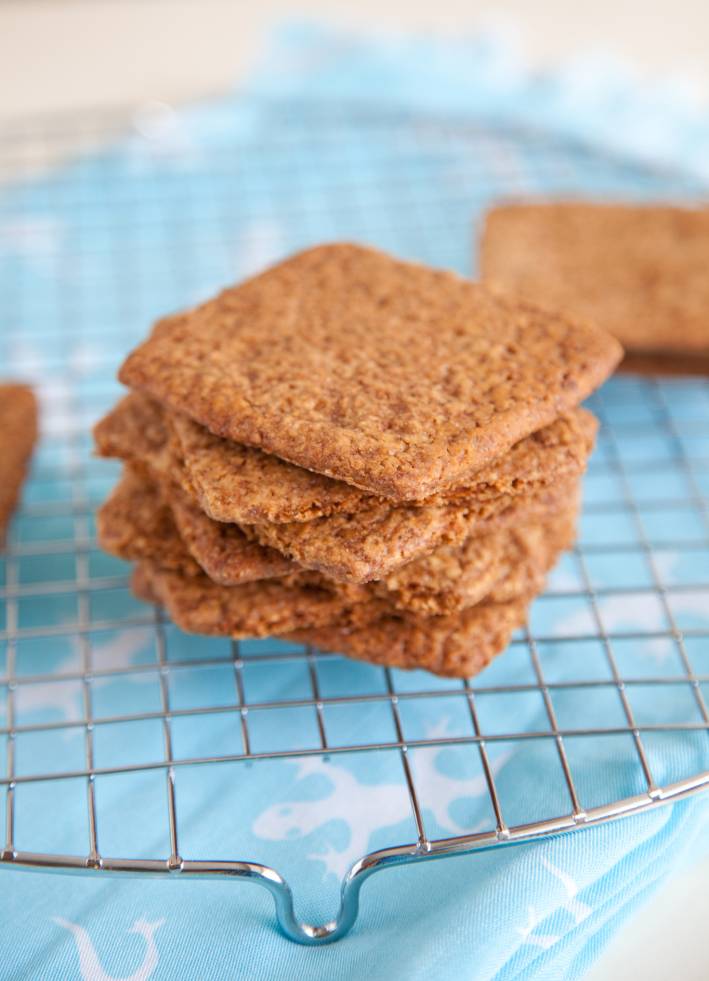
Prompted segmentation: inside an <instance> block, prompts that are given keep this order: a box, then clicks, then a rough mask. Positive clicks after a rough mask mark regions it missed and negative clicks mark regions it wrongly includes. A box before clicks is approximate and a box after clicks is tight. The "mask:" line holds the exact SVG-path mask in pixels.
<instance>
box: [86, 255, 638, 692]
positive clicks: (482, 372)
mask: <svg viewBox="0 0 709 981" xmlns="http://www.w3.org/2000/svg"><path fill="white" fill-rule="evenodd" d="M620 357H621V349H620V346H619V345H618V344H617V342H616V341H614V340H613V339H612V338H611V337H610V336H609V335H607V334H605V333H604V332H603V331H600V330H598V329H596V328H595V327H593V326H591V325H588V324H584V323H576V322H572V321H569V320H568V319H567V318H565V317H562V316H559V315H556V314H552V313H549V312H546V311H543V310H540V309H538V308H537V307H535V306H532V305H530V304H526V303H520V302H518V301H512V300H509V299H507V298H505V297H503V296H501V295H496V294H493V293H491V292H490V291H489V290H487V289H485V288H484V287H481V286H479V285H476V284H473V283H470V282H468V281H466V280H464V279H462V278H460V277H458V276H455V275H453V274H451V273H446V272H440V271H434V270H431V269H427V268H425V267H423V266H417V265H414V264H411V263H405V262H400V261H397V260H395V259H392V258H390V257H389V256H386V255H384V254H383V253H380V252H377V251H375V250H373V249H369V248H363V247H359V246H354V245H330V246H321V247H318V248H315V249H311V250H309V251H307V252H304V253H301V254H299V255H296V256H294V257H293V258H291V259H289V260H287V261H285V262H283V263H281V264H280V265H278V266H276V267H274V268H272V269H270V270H267V271H266V272H265V273H263V274H262V275H260V276H258V277H255V278H254V279H251V280H248V281H247V282H245V283H243V284H241V285H239V286H236V287H233V288H231V289H228V290H226V291H224V292H223V293H221V294H220V295H219V296H218V297H216V298H215V299H213V300H211V301H209V302H207V303H205V304H203V305H201V306H199V307H197V308H195V309H193V310H189V311H187V312H185V313H182V314H178V315H175V316H171V317H168V318H165V319H164V320H162V321H160V322H158V324H157V325H156V326H155V328H154V330H153V332H152V334H151V336H150V337H149V338H148V340H147V341H146V342H145V343H143V344H142V345H141V346H140V347H138V348H137V349H136V350H135V351H133V352H132V354H130V356H129V357H128V359H127V360H126V362H125V363H124V365H123V367H122V369H121V372H120V376H119V377H120V379H121V381H123V382H124V383H125V384H126V385H128V386H129V387H130V388H131V390H132V391H131V392H130V393H129V394H128V395H127V396H126V397H125V398H124V399H123V400H122V401H121V402H120V403H119V404H118V405H117V406H116V407H115V408H114V409H113V411H112V412H110V413H109V414H108V415H107V416H106V418H105V419H103V420H102V421H101V422H100V423H99V424H98V426H97V427H96V430H95V438H96V444H97V448H98V452H99V453H100V454H101V455H104V456H115V457H118V458H120V459H123V460H124V461H125V463H126V466H125V472H124V476H123V478H122V480H121V482H120V484H119V485H118V487H117V488H116V489H115V491H114V492H113V494H112V495H111V497H110V498H109V500H108V501H107V502H106V503H105V504H104V506H103V507H102V509H101V511H100V512H99V517H98V526H99V538H100V541H101V544H102V545H103V547H104V548H105V549H106V550H107V551H109V552H112V553H113V554H115V555H118V556H120V557H122V558H127V559H130V560H135V561H137V562H138V566H137V569H136V572H135V576H134V590H135V592H136V593H137V594H138V595H139V596H141V597H142V598H144V599H146V600H149V601H156V602H159V603H162V604H163V605H164V606H165V607H166V608H167V610H168V611H169V613H170V615H171V616H172V618H173V619H174V620H175V622H176V623H177V624H178V625H179V626H180V627H182V628H183V629H185V630H187V631H191V632H197V633H205V634H218V635H226V636H231V637H246V636H267V635H276V636H285V637H289V638H293V639H295V640H298V641H302V642H306V643H311V644H313V645H315V646H317V647H321V648H327V649H333V650H338V651H341V652H343V653H346V654H350V655H352V656H353V657H358V658H364V659H367V660H371V661H375V662H378V663H381V664H385V665H392V666H394V665H395V666H399V667H411V668H413V667H423V668H427V669H429V670H431V671H434V672H437V673H440V674H449V675H458V676H467V675H470V674H472V673H474V672H475V671H478V670H480V669H481V668H482V667H484V666H485V664H486V663H488V661H489V660H490V659H491V658H492V657H493V656H495V655H496V654H497V653H499V652H500V651H501V650H503V649H504V647H505V646H506V645H507V642H508V640H509V637H510V634H511V633H512V631H513V630H514V629H515V628H516V627H517V626H519V625H520V624H521V623H523V621H524V619H525V616H526V611H527V607H528V605H529V603H530V601H531V600H532V599H533V598H534V596H536V595H537V594H538V593H539V592H540V590H541V589H542V588H543V583H544V577H545V574H546V573H547V571H548V570H549V569H550V568H551V566H552V565H553V564H554V562H555V561H556V560H557V558H558V556H559V554H560V553H561V552H562V551H563V550H564V549H566V548H568V547H569V546H570V545H571V544H572V542H573V537H574V525H575V518H576V514H577V510H578V503H579V485H580V479H581V476H582V474H583V472H584V470H585V467H586V462H587V459H588V456H589V454H590V452H591V450H592V447H593V442H594V437H595V431H596V422H595V420H594V418H593V417H592V416H591V414H590V413H588V412H587V411H586V410H583V409H580V408H578V406H579V403H580V402H581V401H582V400H583V399H584V398H585V397H586V396H587V395H589V394H590V393H591V392H592V391H593V390H594V388H595V387H597V386H598V385H599V384H601V383H602V382H603V381H604V380H605V378H606V377H607V376H608V375H609V374H610V372H611V371H612V370H613V368H614V367H615V365H616V364H617V362H618V361H619V359H620Z"/></svg>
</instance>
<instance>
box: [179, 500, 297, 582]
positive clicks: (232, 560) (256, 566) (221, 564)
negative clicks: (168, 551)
mask: <svg viewBox="0 0 709 981" xmlns="http://www.w3.org/2000/svg"><path fill="white" fill-rule="evenodd" d="M170 506H171V507H172V512H173V517H174V519H175V524H176V525H177V528H178V531H179V533H180V537H181V538H182V541H183V542H184V544H185V545H186V547H187V548H188V550H189V551H190V553H191V554H192V555H193V556H194V557H195V559H196V560H197V561H198V562H199V564H200V566H201V567H202V569H203V570H204V571H205V572H206V573H207V575H208V576H209V577H210V579H213V580H214V582H217V583H221V584H222V585H224V586H237V585H239V583H244V582H255V581H256V580H258V579H271V578H274V577H277V576H285V575H288V574H289V573H293V572H295V571H297V566H296V565H295V563H294V562H293V561H292V560H291V559H288V558H286V557H285V556H284V555H283V554H282V553H281V552H277V551H276V550H275V549H274V548H268V547H266V546H264V545H259V544H258V542H254V541H251V540H250V539H248V538H247V537H246V535H245V534H244V533H243V531H242V530H241V528H239V526H238V525H234V524H223V523H220V522H218V521H213V520H212V519H211V518H209V517H208V516H207V515H206V514H204V513H203V512H202V511H200V510H199V508H198V507H196V506H195V505H194V504H193V503H192V502H191V501H190V500H189V498H187V497H186V495H184V494H181V493H177V492H174V491H173V493H172V495H171V496H170Z"/></svg>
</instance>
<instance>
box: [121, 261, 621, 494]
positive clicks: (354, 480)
mask: <svg viewBox="0 0 709 981" xmlns="http://www.w3.org/2000/svg"><path fill="white" fill-rule="evenodd" d="M621 353H622V352H621V349H620V345H619V344H618V343H617V341H615V340H614V339H613V338H611V337H610V336H609V335H608V334H606V333H605V332H603V331H601V330H598V329H597V328H595V327H594V326H591V325H588V324H585V323H576V322H573V321H571V320H569V319H567V318H566V317H565V316H562V315H557V314H554V313H549V312H546V311H542V310H540V309H538V308H537V307H535V306H532V305H530V304H528V303H525V302H519V301H516V300H511V299H509V298H505V297H501V296H496V295H495V294H494V293H491V292H490V291H489V290H488V289H486V288H485V287H483V286H480V285H477V284H474V283H471V282H469V281H468V280H465V279H463V278H461V277H459V276H456V275H454V274H453V273H449V272H442V271H436V270H433V269H428V268H426V267H424V266H420V265H415V264H413V263H408V262H401V261H398V260H396V259H393V258H391V257H389V256H387V255H385V254H384V253H381V252H378V251H376V250H374V249H368V248H363V247H360V246H356V245H347V244H336V245H325V246H320V247H318V248H315V249H311V250H309V251H306V252H302V253H300V254H299V255H296V256H294V257H293V258H291V259H288V260H287V261H285V262H282V263H281V264H280V265H277V266H275V267H273V268H272V269H270V270H267V271H266V272H265V273H263V274H261V275H260V276H257V277H255V278H253V279H251V280H248V281H246V282H245V283H243V284H241V285H240V286H236V287H233V288H231V289H228V290H225V291H224V292H223V293H221V294H220V295H219V296H217V297H216V298H215V299H213V300H210V301H209V302H207V303H204V304H202V305H201V306H199V307H196V308H194V309H192V310H189V311H187V312H185V313H183V314H179V315H176V316H173V317H168V318H166V319H165V320H163V321H161V322H160V323H159V324H158V325H156V327H155V329H154V330H153V333H152V335H151V336H150V338H149V339H148V340H147V341H146V342H144V343H143V344H142V345H140V347H138V348H137V349H136V350H135V351H133V353H132V354H130V355H129V357H128V358H127V360H126V361H125V362H124V364H123V366H122V368H121V371H120V375H119V377H120V379H121V381H123V382H124V383H125V384H127V385H129V386H130V387H133V388H138V389H141V390H144V391H147V392H149V393H150V394H152V395H153V396H154V397H155V398H157V399H158V400H160V401H162V402H164V403H165V404H167V405H168V406H170V407H171V408H172V409H175V410H178V411H182V412H185V413H187V414H188V415H190V416H192V417H193V418H194V419H196V420H197V421H198V422H201V423H202V424H203V425H204V426H206V427H207V429H209V430H210V431H211V432H213V433H215V434H216V435H219V436H224V437H226V438H228V439H232V440H234V441H236V442H241V443H245V444H247V445H251V446H257V447H259V448H261V449H263V450H265V451H267V452H269V453H272V454H275V455H276V456H279V457H282V458H283V459H285V460H288V461H290V462H291V463H295V464H297V465H298V466H301V467H305V468H306V469H309V470H314V471H316V472H318V473H324V474H327V475H328V476H330V477H335V478H337V479H339V480H344V481H345V482H347V483H351V484H354V485H356V486H358V487H361V488H363V489H364V490H368V491H371V492H372V493H374V494H380V495H384V496H388V497H390V498H392V499H394V500H397V501H405V500H412V499H420V498H423V497H426V496H428V495H430V494H434V493H436V492H437V491H440V490H441V489H442V488H444V487H447V486H450V485H452V484H455V483H456V482H459V481H460V480H461V479H462V478H464V477H465V476H466V475H467V474H469V473H471V472H473V471H475V470H476V469H479V468H480V467H482V466H484V465H485V464H486V463H488V462H489V461H491V460H494V459H495V458H497V457H499V456H502V455H503V454H504V453H505V452H506V451H507V450H508V449H509V447H510V446H512V445H513V444H514V443H516V442H517V441H519V440H520V439H522V438H524V437H525V436H527V435H528V434H529V433H532V432H534V431H535V430H537V429H540V428H541V427H542V426H545V425H548V424H549V423H550V422H552V421H553V420H554V419H555V418H556V417H557V416H558V415H560V414H561V413H563V412H566V411H568V410H569V409H570V408H572V407H574V406H575V405H577V404H578V403H579V402H580V401H581V400H582V399H583V398H585V397H586V396H587V395H588V394H589V393H590V392H591V391H592V390H593V389H594V388H595V387H597V386H598V385H599V384H600V383H601V382H602V381H603V380H604V379H605V378H606V377H607V376H608V374H610V372H611V371H612V370H613V368H614V367H615V365H616V363H617V362H618V361H619V360H620V356H621Z"/></svg>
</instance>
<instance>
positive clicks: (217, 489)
mask: <svg viewBox="0 0 709 981" xmlns="http://www.w3.org/2000/svg"><path fill="white" fill-rule="evenodd" d="M596 425H597V424H596V420H595V419H594V417H593V416H592V415H591V413H590V412H587V411H586V410H585V409H574V410H573V411H571V412H569V413H568V415H565V416H561V417H560V418H558V419H555V420H554V422H552V423H551V424H550V425H548V426H545V427H544V428H543V429H540V430H538V431H537V432H535V433H532V434H531V435H530V436H527V437H525V439H522V440H520V441H519V442H518V443H516V444H515V445H514V446H513V447H512V448H511V449H510V451H509V452H508V453H506V454H505V455H504V457H501V458H500V459H498V460H495V461H493V462H492V463H489V464H487V465H486V466H484V467H482V468H481V469H480V470H478V471H477V472H476V473H475V474H472V475H471V476H470V477H469V478H468V480H467V481H466V483H465V484H463V485H462V486H459V487H456V488H453V489H449V490H446V491H444V492H442V493H441V494H436V495H434V496H432V497H429V498H427V499H426V500H425V501H417V502H416V504H417V505H418V506H429V505H430V506H441V505H446V504H460V503H464V502H466V501H481V500H490V499H492V498H494V497H499V496H502V495H504V494H512V495H518V494H527V493H532V492H535V491H537V490H540V489H542V488H543V487H547V486H554V485H556V484H558V483H559V482H560V481H564V480H567V479H569V478H570V477H573V476H578V474H579V473H581V472H582V471H583V469H584V468H585V465H586V459H587V457H588V452H589V447H590V445H591V444H592V442H593V438H594V435H595V432H596ZM94 436H95V440H96V446H97V449H98V452H99V453H100V454H101V455H102V456H117V457H119V458H121V459H124V460H129V461H130V460H133V461H136V462H139V463H141V464H146V465H147V466H149V467H150V470H151V471H153V472H155V473H156V474H157V475H158V476H160V477H161V478H164V479H167V480H169V481H171V482H175V483H178V484H179V485H180V487H181V488H182V489H183V490H184V491H185V492H186V493H187V494H188V495H189V497H190V498H191V499H192V500H193V501H195V502H196V503H197V505H198V506H199V508H200V509H201V510H202V511H203V512H205V513H206V514H207V515H209V516H210V517H211V518H214V519H215V520H217V521H220V522H233V523H236V524H240V523H241V524H244V523H245V524H252V523H254V524H258V523H264V522H273V523H276V524H285V523H288V522H291V521H308V520H313V519H315V518H319V517H329V516H331V515H334V514H343V513H347V514H355V513H357V512H360V511H366V510H368V509H371V508H372V507H377V506H380V507H384V508H387V509H389V508H391V502H390V501H388V500H386V499H383V498H379V497H375V496H372V495H371V494H367V493H366V492H365V491H361V490H359V489H358V488H356V487H352V486H351V485H350V484H345V483H344V482H343V481H341V480H332V479H331V478H330V477H324V476H323V475H322V474H316V473H312V472H311V471H310V470H304V469H303V468H302V467H295V466H293V465H292V464H290V463H286V462H284V461H283V460H280V459H279V458H278V457H275V456H272V455H270V454H268V453H263V452H262V451H261V450H257V449H254V448H253V447H249V446H244V445H243V444H241V443H234V442H232V441H231V440H226V439H221V438H220V437H218V436H214V435H213V434H212V433H210V432H209V430H207V429H205V428H204V426H200V425H199V424H197V423H195V422H194V421H193V420H191V419H190V418H189V417H188V416H185V415H184V414H182V413H173V414H172V415H168V414H167V413H165V412H164V410H163V408H162V406H161V405H160V404H159V403H158V402H155V401H154V400H153V399H150V398H149V397H148V396H146V395H143V394H142V393H140V392H131V393H130V394H128V395H127V396H125V398H123V399H122V400H121V401H120V402H119V403H118V405H117V406H115V408H114V409H112V410H111V412H109V413H108V415H106V416H105V417H104V418H103V419H102V420H101V421H100V422H99V423H98V424H97V426H96V427H95V429H94Z"/></svg>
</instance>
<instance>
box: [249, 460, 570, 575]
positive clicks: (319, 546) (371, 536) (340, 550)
mask: <svg viewBox="0 0 709 981" xmlns="http://www.w3.org/2000/svg"><path fill="white" fill-rule="evenodd" d="M577 495H578V479H576V480H573V481H571V482H566V483H562V484H560V485H559V486H558V487H555V488H554V489H553V490H544V491H542V492H541V493H537V494H535V495H529V496H519V497H514V496H511V495H503V496H501V497H497V498H494V499H492V500H490V501H481V502H479V503H476V504H464V505H457V506H456V505H451V506H449V507H440V508H390V509H382V508H378V509H373V510H372V511H361V512H359V513H358V514H356V515H354V516H351V515H339V514H338V515H334V516H333V517H331V518H317V519H316V520H315V521H303V522H293V523H292V524H288V525H275V524H274V525H252V526H244V531H245V532H246V534H247V535H249V536H253V537H254V538H255V539H256V540H257V541H259V542H260V543H261V544H262V545H269V546H271V547H272V548H275V549H277V550H278V551H279V552H282V553H283V554H284V555H287V556H288V557H289V558H291V559H293V560H294V561H295V562H297V563H298V565H301V566H303V567H304V568H306V569H314V570H317V571H319V572H322V573H323V575H326V576H328V577H329V578H331V579H333V580H335V581H336V582H350V583H364V582H370V581H372V580H375V579H384V578H386V577H387V576H390V575H391V574H392V573H393V572H395V571H396V570H397V569H400V568H401V567H402V566H404V565H406V564H407V563H409V562H413V561H414V560H415V559H417V558H419V557H422V556H425V555H429V554H430V553H431V552H432V551H433V550H434V549H436V548H438V547H439V546H441V545H454V546H457V545H461V544H462V543H463V542H464V541H465V540H466V539H468V538H476V537H479V536H481V535H487V534H490V533H491V532H494V531H499V530H501V529H504V528H514V527H519V526H522V525H525V524H529V523H530V522H533V521H536V520H541V519H544V518H545V517H551V516H553V515H555V514H559V513H560V512H562V511H567V510H569V508H570V507H573V505H574V502H575V500H576V498H577Z"/></svg>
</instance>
